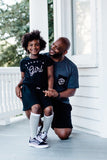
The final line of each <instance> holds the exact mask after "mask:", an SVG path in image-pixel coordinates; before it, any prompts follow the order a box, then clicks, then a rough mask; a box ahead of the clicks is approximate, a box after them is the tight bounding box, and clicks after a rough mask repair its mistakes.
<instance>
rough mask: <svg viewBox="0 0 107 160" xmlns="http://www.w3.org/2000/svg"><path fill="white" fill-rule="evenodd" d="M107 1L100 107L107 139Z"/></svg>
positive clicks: (103, 16)
mask: <svg viewBox="0 0 107 160" xmlns="http://www.w3.org/2000/svg"><path fill="white" fill-rule="evenodd" d="M106 15H107V1H106V0H102V1H101V20H102V21H101V31H102V35H101V36H102V37H101V42H102V43H101V45H102V49H101V56H100V75H99V76H100V106H101V128H100V131H101V136H102V137H104V138H107V21H106Z"/></svg>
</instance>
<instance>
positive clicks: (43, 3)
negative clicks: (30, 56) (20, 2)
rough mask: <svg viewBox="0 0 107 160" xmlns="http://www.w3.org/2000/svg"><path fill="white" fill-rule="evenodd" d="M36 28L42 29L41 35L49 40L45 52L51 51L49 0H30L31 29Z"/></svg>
mask: <svg viewBox="0 0 107 160" xmlns="http://www.w3.org/2000/svg"><path fill="white" fill-rule="evenodd" d="M36 29H38V30H40V31H41V36H42V37H43V38H44V40H45V41H46V42H47V47H46V49H45V52H47V51H49V47H48V8H47V0H30V31H32V30H36ZM43 52H44V51H43Z"/></svg>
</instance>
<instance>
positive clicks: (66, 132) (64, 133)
mask: <svg viewBox="0 0 107 160" xmlns="http://www.w3.org/2000/svg"><path fill="white" fill-rule="evenodd" d="M54 131H55V133H56V135H57V136H58V137H59V138H60V139H61V140H66V139H68V138H69V136H70V134H71V132H72V129H71V128H65V129H59V128H54Z"/></svg>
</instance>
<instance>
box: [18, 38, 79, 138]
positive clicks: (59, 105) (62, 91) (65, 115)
mask: <svg viewBox="0 0 107 160" xmlns="http://www.w3.org/2000/svg"><path fill="white" fill-rule="evenodd" d="M69 47H70V42H69V40H68V39H67V38H65V37H60V38H59V39H58V40H56V41H55V42H54V43H53V44H52V46H51V49H50V52H49V54H48V56H50V57H51V58H52V60H53V61H54V89H51V90H49V91H44V93H45V96H49V97H52V98H51V99H52V105H53V110H54V118H53V122H52V128H53V129H54V131H55V133H56V135H57V136H58V137H59V138H60V139H62V140H64V139H67V138H69V136H70V134H71V132H72V121H71V110H72V107H71V105H70V103H69V98H68V97H71V96H73V95H74V94H75V91H76V88H78V87H79V84H78V70H77V67H76V65H75V64H74V63H73V62H72V61H70V60H69V59H68V58H67V57H66V56H65V55H66V54H67V52H68V49H69ZM16 95H17V96H18V97H19V98H20V97H21V89H20V88H19V87H16ZM29 115H30V113H29ZM29 115H27V116H28V117H30V116H29Z"/></svg>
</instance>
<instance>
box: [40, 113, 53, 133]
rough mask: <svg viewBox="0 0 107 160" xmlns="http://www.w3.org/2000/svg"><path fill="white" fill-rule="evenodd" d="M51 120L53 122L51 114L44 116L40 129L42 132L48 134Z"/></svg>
mask: <svg viewBox="0 0 107 160" xmlns="http://www.w3.org/2000/svg"><path fill="white" fill-rule="evenodd" d="M52 120H53V114H52V115H50V116H45V115H44V122H43V129H42V131H43V132H48V130H49V128H50V125H51V123H52Z"/></svg>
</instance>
